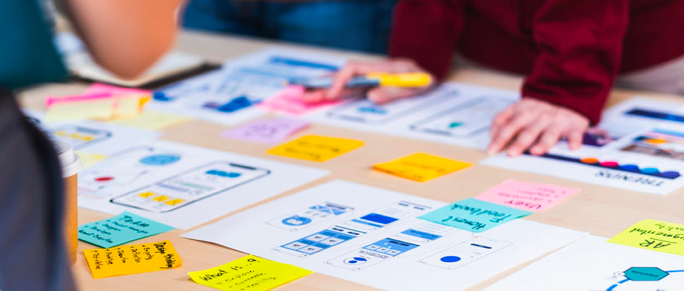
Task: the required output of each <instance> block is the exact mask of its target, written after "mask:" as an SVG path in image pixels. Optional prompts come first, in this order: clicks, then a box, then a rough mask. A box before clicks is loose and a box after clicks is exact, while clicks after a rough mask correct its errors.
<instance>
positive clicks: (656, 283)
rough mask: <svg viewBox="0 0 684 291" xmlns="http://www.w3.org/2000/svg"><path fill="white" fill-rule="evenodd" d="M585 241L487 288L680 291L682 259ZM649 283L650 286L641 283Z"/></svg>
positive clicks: (683, 285) (601, 240) (490, 290)
mask: <svg viewBox="0 0 684 291" xmlns="http://www.w3.org/2000/svg"><path fill="white" fill-rule="evenodd" d="M606 240H607V239H605V238H602V237H596V236H589V237H586V238H583V239H581V240H579V241H577V242H575V243H573V244H571V245H569V246H567V247H565V248H563V249H561V250H559V251H557V252H555V253H552V254H550V255H548V256H547V257H544V258H542V259H541V260H539V261H538V262H535V263H533V264H531V265H530V266H528V267H526V268H524V269H522V270H520V271H518V272H516V273H514V274H513V275H511V276H508V277H507V278H504V279H502V280H501V281H499V282H497V283H494V284H493V285H491V286H489V287H488V288H486V289H485V290H486V291H509V290H526V291H549V290H554V291H563V290H568V291H577V290H596V291H599V290H600V291H643V290H651V291H679V290H682V289H684V258H682V257H681V256H676V255H670V254H664V253H658V252H654V251H649V250H642V249H638V248H633V247H628V246H623V245H618V244H613V243H609V242H606ZM639 280H646V281H639Z"/></svg>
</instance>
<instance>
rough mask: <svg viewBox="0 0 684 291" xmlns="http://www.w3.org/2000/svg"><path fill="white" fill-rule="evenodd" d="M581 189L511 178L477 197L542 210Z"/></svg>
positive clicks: (532, 209) (537, 210)
mask: <svg viewBox="0 0 684 291" xmlns="http://www.w3.org/2000/svg"><path fill="white" fill-rule="evenodd" d="M579 191H580V189H577V188H568V187H561V186H555V185H550V184H538V183H530V182H523V181H517V180H513V179H509V180H506V181H504V182H502V183H501V184H499V185H496V186H494V187H492V188H490V189H489V190H487V191H485V192H484V193H482V194H480V195H478V196H477V197H475V198H477V199H479V200H482V201H488V202H492V203H496V204H501V205H505V206H509V207H513V208H517V209H522V210H528V211H532V212H542V211H546V210H548V209H549V208H551V207H553V206H555V205H556V204H558V203H560V202H561V201H563V200H565V199H567V198H568V197H570V196H572V195H575V194H577V193H579Z"/></svg>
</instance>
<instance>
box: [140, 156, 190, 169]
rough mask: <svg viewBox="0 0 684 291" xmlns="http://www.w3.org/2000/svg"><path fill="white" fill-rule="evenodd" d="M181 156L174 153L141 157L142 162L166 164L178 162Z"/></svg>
mask: <svg viewBox="0 0 684 291" xmlns="http://www.w3.org/2000/svg"><path fill="white" fill-rule="evenodd" d="M180 158H181V157H180V156H179V155H173V154H159V155H150V156H146V157H144V158H142V159H140V163H141V164H144V165H148V166H166V165H170V164H173V163H175V162H178V161H179V160H180Z"/></svg>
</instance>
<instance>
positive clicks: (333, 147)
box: [268, 135, 363, 162]
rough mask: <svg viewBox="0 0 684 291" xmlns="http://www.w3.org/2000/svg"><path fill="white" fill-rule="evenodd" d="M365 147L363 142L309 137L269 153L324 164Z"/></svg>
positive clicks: (278, 147)
mask: <svg viewBox="0 0 684 291" xmlns="http://www.w3.org/2000/svg"><path fill="white" fill-rule="evenodd" d="M362 145H363V142H362V141H358V140H352V139H344V138H335V137H326V136H317V135H307V136H303V137H300V138H298V139H296V140H293V141H291V142H288V143H286V144H283V145H280V146H277V147H275V148H272V149H271V150H269V151H268V153H269V154H273V155H278V156H284V157H290V158H296V159H303V160H309V161H315V162H324V161H327V160H329V159H332V158H334V157H337V156H339V155H342V154H344V153H346V152H349V151H352V150H354V149H356V148H358V147H360V146H362Z"/></svg>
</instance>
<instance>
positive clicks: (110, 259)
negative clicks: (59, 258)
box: [83, 240, 182, 279]
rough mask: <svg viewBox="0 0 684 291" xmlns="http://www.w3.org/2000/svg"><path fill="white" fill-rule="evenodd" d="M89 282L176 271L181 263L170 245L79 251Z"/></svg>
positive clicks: (153, 244)
mask: <svg viewBox="0 0 684 291" xmlns="http://www.w3.org/2000/svg"><path fill="white" fill-rule="evenodd" d="M83 255H84V256H85V259H86V262H88V267H89V268H90V272H91V273H92V275H93V278H95V279H100V278H107V277H114V276H121V275H131V274H139V273H147V272H154V271H162V270H168V269H173V268H177V267H179V266H180V265H181V263H182V260H181V258H180V256H178V253H177V252H176V249H174V248H173V245H172V244H171V241H168V240H165V241H161V242H158V243H147V244H138V245H127V246H120V247H115V248H109V249H91V250H83Z"/></svg>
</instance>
